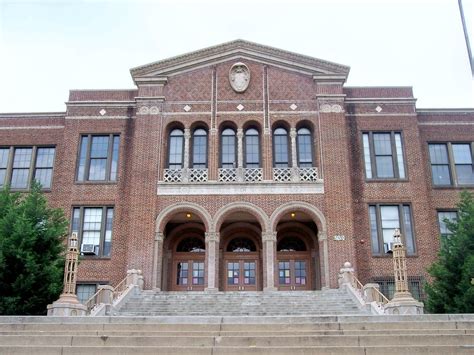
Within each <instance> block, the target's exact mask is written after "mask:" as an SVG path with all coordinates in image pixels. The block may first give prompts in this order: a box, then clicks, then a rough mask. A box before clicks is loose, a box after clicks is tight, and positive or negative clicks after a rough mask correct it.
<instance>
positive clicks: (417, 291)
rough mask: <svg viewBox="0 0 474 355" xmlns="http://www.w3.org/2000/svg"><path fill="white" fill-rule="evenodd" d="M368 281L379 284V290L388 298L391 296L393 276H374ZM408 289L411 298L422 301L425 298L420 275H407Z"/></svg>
mask: <svg viewBox="0 0 474 355" xmlns="http://www.w3.org/2000/svg"><path fill="white" fill-rule="evenodd" d="M370 282H373V283H377V284H379V286H380V292H381V293H383V295H384V296H385V297H387V298H388V299H389V300H391V299H392V298H393V295H394V294H395V279H394V278H393V276H388V277H376V278H374V279H372V280H370ZM408 290H409V291H410V293H411V294H412V296H413V298H415V299H417V300H418V301H423V300H424V299H425V295H424V292H423V278H422V277H421V276H408Z"/></svg>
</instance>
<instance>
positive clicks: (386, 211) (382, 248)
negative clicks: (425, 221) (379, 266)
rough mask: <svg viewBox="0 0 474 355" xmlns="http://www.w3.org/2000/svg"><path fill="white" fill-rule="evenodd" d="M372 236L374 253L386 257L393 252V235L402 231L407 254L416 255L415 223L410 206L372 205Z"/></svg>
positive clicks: (370, 217) (370, 211)
mask: <svg viewBox="0 0 474 355" xmlns="http://www.w3.org/2000/svg"><path fill="white" fill-rule="evenodd" d="M369 220H370V236H371V244H372V253H373V254H374V255H385V254H387V253H388V252H390V251H391V250H392V245H393V242H394V240H393V233H394V232H395V229H396V228H398V229H400V233H401V234H402V240H403V244H404V245H405V247H406V248H407V254H408V255H413V254H415V240H414V235H413V223H412V217H411V209H410V206H409V205H370V206H369Z"/></svg>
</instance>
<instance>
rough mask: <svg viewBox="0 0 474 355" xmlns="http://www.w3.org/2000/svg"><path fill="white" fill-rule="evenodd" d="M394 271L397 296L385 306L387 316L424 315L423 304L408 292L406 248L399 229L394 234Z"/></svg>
mask: <svg viewBox="0 0 474 355" xmlns="http://www.w3.org/2000/svg"><path fill="white" fill-rule="evenodd" d="M393 238H394V244H393V271H394V274H395V294H394V295H393V299H392V300H391V301H390V302H388V303H387V304H386V305H385V313H387V314H423V303H421V302H418V301H417V300H415V299H414V298H413V296H412V295H411V293H410V291H409V290H408V276H407V262H406V248H405V246H404V245H403V243H402V239H401V234H400V230H399V229H395V232H394V233H393Z"/></svg>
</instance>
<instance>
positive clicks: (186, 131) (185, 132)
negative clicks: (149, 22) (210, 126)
mask: <svg viewBox="0 0 474 355" xmlns="http://www.w3.org/2000/svg"><path fill="white" fill-rule="evenodd" d="M184 138H185V139H189V138H191V130H190V129H189V128H185V129H184Z"/></svg>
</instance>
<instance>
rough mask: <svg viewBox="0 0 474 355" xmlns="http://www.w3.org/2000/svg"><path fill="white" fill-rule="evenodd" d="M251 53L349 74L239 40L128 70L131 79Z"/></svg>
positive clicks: (334, 65)
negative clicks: (190, 64) (213, 58)
mask: <svg viewBox="0 0 474 355" xmlns="http://www.w3.org/2000/svg"><path fill="white" fill-rule="evenodd" d="M239 51H242V52H251V53H254V54H255V55H257V56H258V55H260V56H271V57H273V58H276V59H280V60H283V61H291V62H294V63H296V64H301V65H304V66H310V67H314V68H317V67H322V68H324V69H327V70H328V71H331V72H332V73H335V74H342V75H343V76H345V77H347V75H348V74H349V70H350V68H349V67H348V66H345V65H342V64H337V63H333V62H329V61H325V60H321V59H318V58H314V57H310V56H306V55H303V54H298V53H294V52H290V51H285V50H282V49H278V48H274V47H270V46H265V45H262V44H258V43H254V42H249V41H244V40H241V39H238V40H235V41H231V42H227V43H223V44H219V45H216V46H212V47H207V48H204V49H200V50H197V51H193V52H189V53H185V54H182V55H178V56H174V57H171V58H167V59H163V60H160V61H156V62H152V63H149V64H145V65H142V66H138V67H135V68H132V69H130V73H131V75H132V77H133V78H135V77H139V76H143V75H146V74H148V73H150V72H154V71H165V70H166V68H170V67H176V66H181V65H183V66H186V64H187V63H189V62H196V61H205V60H206V59H207V58H209V57H216V56H220V55H225V54H226V53H232V52H239Z"/></svg>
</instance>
